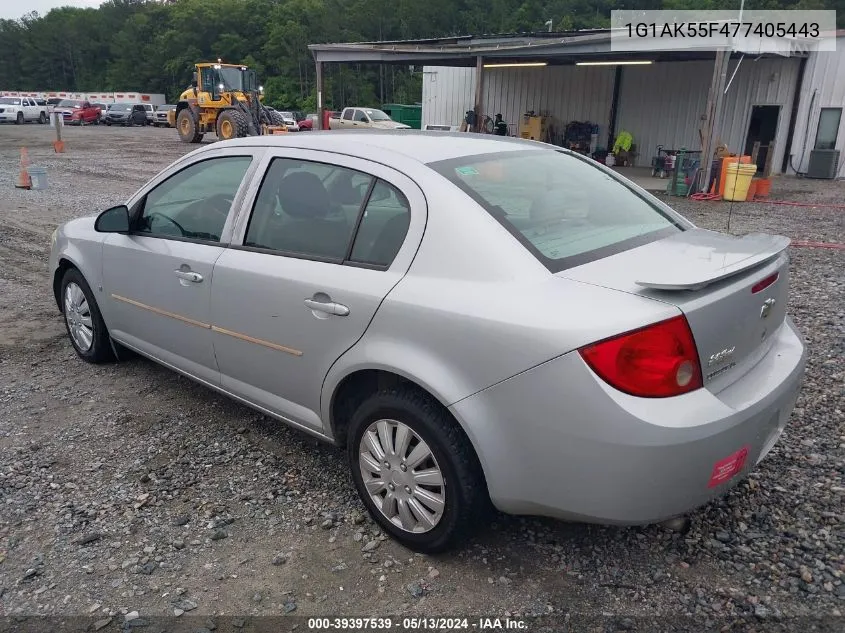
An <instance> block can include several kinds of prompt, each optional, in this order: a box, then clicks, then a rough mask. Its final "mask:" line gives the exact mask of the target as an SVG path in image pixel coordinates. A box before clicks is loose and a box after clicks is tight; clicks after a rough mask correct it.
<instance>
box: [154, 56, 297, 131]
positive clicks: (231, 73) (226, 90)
mask: <svg viewBox="0 0 845 633" xmlns="http://www.w3.org/2000/svg"><path fill="white" fill-rule="evenodd" d="M262 93H263V88H262V87H261V86H259V85H258V81H257V79H256V77H255V71H254V70H250V69H249V68H247V67H246V66H242V65H238V64H223V63H221V62H220V61H219V60H218V61H217V62H216V63H215V62H204V63H200V64H196V70H195V72H194V76H193V80H192V81H191V86H190V87H189V88H188V89H187V90H185V91H184V92H183V93H182V94H181V96H180V97H179V101H178V102H177V104H176V109H175V110H171V111H170V112H168V114H167V116H168V121H169V122H170V124H171V125H173V126H174V127H176V130H177V131H178V132H179V138H180V139H182V140H183V141H184V142H185V143H199V142H200V141H201V140H202V138H203V136H204V135H205V134H209V133H214V134H216V135H217V138H218V139H220V140H227V139H230V138H241V137H244V136H257V135H260V134H275V133H278V132H284V131H287V128H286V127H285V122H284V120H283V119H282V117H281V115H280V114H279V113H278V112H276V111H274V110H269V109H267V108H266V107H265V106H264V104H262V103H261V101H262V99H263V98H264V95H263V94H262Z"/></svg>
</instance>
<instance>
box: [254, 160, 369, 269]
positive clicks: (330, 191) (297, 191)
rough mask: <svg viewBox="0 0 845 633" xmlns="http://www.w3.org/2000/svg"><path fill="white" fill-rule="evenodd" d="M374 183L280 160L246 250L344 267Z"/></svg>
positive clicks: (259, 202)
mask: <svg viewBox="0 0 845 633" xmlns="http://www.w3.org/2000/svg"><path fill="white" fill-rule="evenodd" d="M371 183H372V177H371V176H368V175H366V174H363V173H361V172H358V171H355V170H353V169H347V168H345V167H339V166H337V165H329V164H326V163H315V162H311V161H301V160H292V159H287V158H277V159H275V160H274V161H273V162H272V163H271V164H270V167H269V169H268V170H267V174H266V175H265V176H264V181H263V182H262V183H261V189H260V190H259V192H258V197H257V198H256V201H255V207H254V208H253V211H252V217H251V218H250V221H249V226H248V227H247V232H246V238H245V239H244V246H253V247H256V248H267V249H272V250H275V251H281V252H283V253H290V254H292V255H295V254H299V255H304V256H306V257H314V258H319V259H329V260H334V261H338V262H340V261H343V259H344V258H345V257H346V254H347V252H348V249H349V244H350V242H351V240H352V234H353V232H354V231H355V223H356V220H357V217H358V214H359V213H360V210H361V206H362V205H363V203H364V199H365V197H366V195H367V192H368V191H369V190H370V184H371Z"/></svg>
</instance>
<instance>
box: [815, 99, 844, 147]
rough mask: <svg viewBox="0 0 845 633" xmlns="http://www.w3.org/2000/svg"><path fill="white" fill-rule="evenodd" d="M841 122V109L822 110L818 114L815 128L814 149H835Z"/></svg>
mask: <svg viewBox="0 0 845 633" xmlns="http://www.w3.org/2000/svg"><path fill="white" fill-rule="evenodd" d="M841 120H842V108H822V110H821V112H820V113H819V127H818V128H816V149H836V137H837V136H839V122H840V121H841Z"/></svg>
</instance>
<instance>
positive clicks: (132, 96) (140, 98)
mask: <svg viewBox="0 0 845 633" xmlns="http://www.w3.org/2000/svg"><path fill="white" fill-rule="evenodd" d="M0 97H32V98H35V99H79V100H82V101H90V102H92V103H149V104H151V105H152V106H158V105H164V104H165V103H167V101H166V100H165V98H164V95H163V94H159V93H152V92H127V91H120V92H108V91H103V92H65V91H58V90H48V91H42V92H37V91H36V92H26V91H16V90H0Z"/></svg>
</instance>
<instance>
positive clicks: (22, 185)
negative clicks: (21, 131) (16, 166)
mask: <svg viewBox="0 0 845 633" xmlns="http://www.w3.org/2000/svg"><path fill="white" fill-rule="evenodd" d="M27 167H29V154H28V153H27V151H26V148H25V147H21V173H20V175H19V176H18V184H16V185H15V187H17V188H18V189H32V178H30V177H29V172H27V170H26V168H27Z"/></svg>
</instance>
